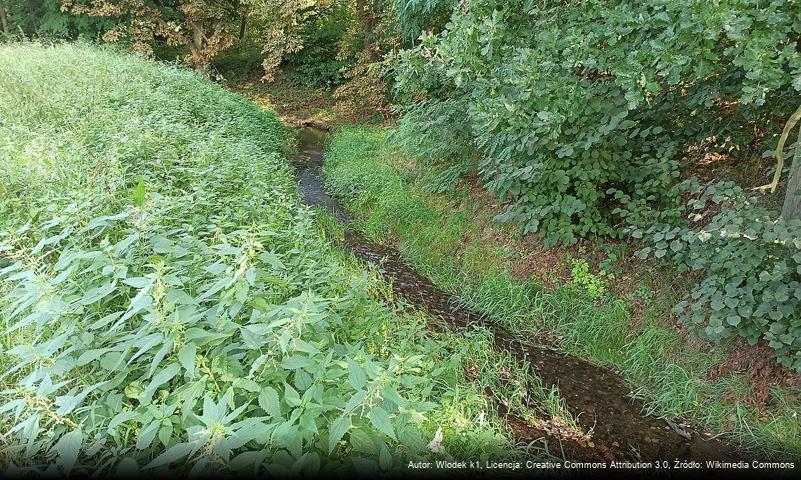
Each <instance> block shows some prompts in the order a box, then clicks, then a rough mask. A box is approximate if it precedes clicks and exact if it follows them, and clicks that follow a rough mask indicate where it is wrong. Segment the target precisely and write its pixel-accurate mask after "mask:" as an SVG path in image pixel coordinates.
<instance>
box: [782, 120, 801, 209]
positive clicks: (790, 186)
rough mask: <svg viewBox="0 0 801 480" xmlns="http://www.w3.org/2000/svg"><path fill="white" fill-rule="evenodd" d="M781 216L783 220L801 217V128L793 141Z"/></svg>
mask: <svg viewBox="0 0 801 480" xmlns="http://www.w3.org/2000/svg"><path fill="white" fill-rule="evenodd" d="M782 218H783V219H784V220H785V221H788V220H794V219H801V128H799V130H798V138H797V139H796V141H795V152H794V153H793V164H792V166H790V176H789V178H788V179H787V192H785V194H784V206H783V207H782Z"/></svg>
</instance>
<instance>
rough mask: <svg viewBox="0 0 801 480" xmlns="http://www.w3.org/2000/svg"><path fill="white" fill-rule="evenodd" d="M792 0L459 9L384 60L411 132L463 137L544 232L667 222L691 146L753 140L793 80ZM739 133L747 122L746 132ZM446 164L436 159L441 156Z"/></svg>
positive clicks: (565, 236)
mask: <svg viewBox="0 0 801 480" xmlns="http://www.w3.org/2000/svg"><path fill="white" fill-rule="evenodd" d="M799 12H801V10H799V9H798V8H797V5H796V4H795V3H794V2H792V1H789V0H788V1H776V2H770V3H769V4H763V3H760V2H753V1H747V0H742V1H732V2H702V1H696V0H681V1H674V2H666V1H664V0H648V1H640V0H637V1H634V0H625V1H615V2H612V1H608V0H589V1H583V2H578V3H576V2H561V1H543V2H531V1H527V0H514V1H498V0H480V1H475V2H468V3H466V4H461V3H460V4H459V7H458V8H455V9H454V11H453V16H452V17H451V20H450V22H449V24H448V25H447V27H446V29H445V30H444V31H443V32H441V33H439V34H437V35H428V36H424V38H423V39H422V41H421V43H420V45H419V47H418V48H415V49H412V50H407V51H404V52H401V54H400V57H399V58H400V62H399V65H398V66H397V67H396V69H395V79H396V85H397V91H398V98H399V99H400V101H401V102H403V103H404V105H405V108H406V112H407V113H406V115H407V116H410V124H411V127H412V128H408V129H406V134H407V135H408V136H410V137H411V138H412V139H415V140H416V139H419V138H430V139H432V140H434V141H432V142H431V143H429V144H427V145H425V146H426V147H428V148H427V149H426V150H424V151H423V154H422V155H420V156H421V158H425V159H426V161H429V162H437V161H441V160H442V158H441V156H440V155H438V154H441V153H443V152H442V151H441V150H440V151H437V149H436V148H431V146H432V145H435V144H436V143H440V142H438V141H437V140H438V139H441V138H443V137H446V138H447V144H448V145H449V146H451V147H453V149H451V148H449V150H453V151H447V152H444V153H447V154H449V155H451V156H459V155H460V150H463V149H464V148H469V150H471V151H472V152H473V153H472V155H474V156H475V157H476V158H477V159H478V169H477V170H478V172H479V173H480V175H481V178H482V181H483V182H484V185H485V186H486V188H487V189H488V190H490V191H491V192H492V193H494V194H496V195H497V196H498V197H499V198H501V199H503V200H505V202H506V204H507V210H506V212H505V213H504V214H502V215H500V216H499V218H500V219H502V220H508V221H516V222H519V223H520V224H521V225H522V226H523V230H524V232H539V233H540V234H542V236H543V237H545V239H546V242H547V243H549V244H551V243H555V242H565V243H573V242H575V241H577V239H578V238H579V237H592V236H595V235H606V236H620V235H622V233H623V232H622V228H623V227H625V226H626V225H629V224H651V223H653V222H667V221H670V220H676V217H677V211H678V207H679V206H680V205H678V203H677V199H678V198H679V196H680V193H681V192H680V190H679V189H678V187H677V186H676V182H677V179H678V177H679V176H680V164H679V160H680V159H681V156H682V155H683V153H684V152H685V151H686V149H687V146H688V142H702V146H703V147H704V148H706V147H707V144H712V146H711V148H713V149H727V150H732V149H738V150H740V151H744V150H746V149H748V148H752V147H753V144H752V143H751V141H752V140H754V139H755V136H754V132H755V131H757V130H760V131H771V128H768V127H772V126H773V125H776V123H771V122H769V120H775V119H776V118H782V116H783V114H784V112H787V110H788V108H794V105H792V106H790V107H788V105H787V101H786V98H788V96H791V95H797V91H798V90H799V89H801V83H800V82H801V80H799V79H801V77H799V75H798V72H799V69H801V52H799V51H798V49H797V48H796V47H795V45H796V44H797V41H798V40H799V38H801V13H799ZM749 132H750V133H749ZM445 160H448V159H445Z"/></svg>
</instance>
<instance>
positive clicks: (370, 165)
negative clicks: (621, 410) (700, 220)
mask: <svg viewBox="0 0 801 480" xmlns="http://www.w3.org/2000/svg"><path fill="white" fill-rule="evenodd" d="M388 131H389V130H388V129H380V128H374V127H364V126H355V127H346V128H341V129H340V130H338V131H337V132H336V133H335V134H334V135H333V137H332V139H331V142H330V145H329V151H328V156H327V163H326V167H325V168H326V177H327V182H328V184H329V186H330V189H331V191H332V192H334V193H335V194H336V195H337V196H338V197H339V198H340V199H341V200H343V203H345V204H346V205H347V206H348V208H350V209H351V210H352V211H353V212H354V213H355V214H356V215H357V220H356V226H357V228H359V229H361V230H363V231H364V232H365V233H366V234H367V235H368V236H369V237H372V238H373V239H375V240H378V241H382V242H390V243H394V244H396V245H397V247H398V249H399V250H400V252H401V254H402V255H403V256H404V257H405V258H406V259H407V261H408V262H409V263H410V264H412V265H413V266H414V267H415V268H417V269H418V270H419V271H420V272H422V273H424V274H426V275H427V276H429V277H430V278H431V279H432V280H434V282H435V283H437V284H439V285H440V286H441V287H443V288H445V289H446V290H449V291H452V292H454V293H457V294H458V295H460V296H461V297H462V298H463V299H464V300H465V302H467V303H468V304H470V305H471V306H473V307H475V308H478V309H481V310H483V311H485V312H487V313H489V314H490V315H491V316H493V317H494V318H495V319H496V320H498V321H500V322H502V323H503V324H504V325H505V326H507V327H508V328H509V329H510V330H512V331H515V332H520V333H521V335H523V336H526V337H529V338H532V337H533V338H536V339H537V340H539V341H544V342H550V343H553V344H555V345H556V346H558V347H559V348H561V349H563V350H566V351H569V352H571V353H574V354H576V355H578V356H581V357H584V358H588V359H590V360H592V361H594V362H597V363H601V364H605V365H609V366H610V367H612V368H614V369H616V370H617V371H619V372H620V373H621V374H622V375H623V377H624V378H625V379H626V380H627V381H628V382H629V383H630V385H631V387H632V390H633V392H634V394H635V395H636V396H638V397H640V398H642V399H643V400H644V401H645V403H646V409H647V413H651V414H655V415H660V416H666V417H670V418H683V419H687V420H689V421H690V422H691V423H692V424H694V425H696V426H700V427H702V428H705V429H708V430H709V431H711V432H713V433H718V434H723V435H725V436H726V437H727V438H728V439H729V440H730V441H732V442H735V443H740V444H742V445H744V446H746V447H748V448H751V449H754V450H755V451H757V452H760V453H764V454H770V455H772V456H776V457H783V458H784V457H787V456H793V457H796V458H797V457H798V456H799V455H801V426H800V425H799V421H798V418H797V416H796V412H797V411H798V410H799V408H801V403H799V391H798V388H797V387H794V388H791V387H779V386H763V387H762V388H759V387H760V386H759V385H756V384H755V383H754V381H753V378H754V377H753V375H749V372H747V371H739V370H738V369H737V368H733V367H731V365H735V364H736V362H733V360H732V358H733V357H736V356H737V354H738V348H740V346H739V345H738V344H734V343H724V344H721V345H712V344H709V343H707V342H704V341H702V340H700V339H698V338H697V337H695V336H694V335H692V334H688V333H686V332H683V331H681V330H680V329H679V328H677V327H676V326H675V325H674V323H673V322H672V315H671V313H670V310H671V307H672V306H673V305H674V304H675V303H676V301H677V300H678V299H679V298H680V297H681V294H682V292H683V291H686V290H684V289H686V288H687V279H681V278H679V279H676V278H675V277H674V276H673V275H672V273H671V272H669V271H668V270H666V269H661V268H650V269H646V268H644V267H643V266H639V267H632V266H631V265H627V263H629V261H630V258H631V256H632V255H631V250H630V247H628V246H627V245H625V244H617V245H597V244H592V245H587V246H584V247H579V248H576V249H570V250H568V249H550V250H545V249H541V248H538V245H536V241H535V240H534V239H533V238H532V237H520V236H519V235H518V234H517V233H516V232H517V231H518V230H519V229H518V228H517V227H516V226H514V225H501V224H498V223H496V222H494V221H493V217H494V215H495V214H496V213H498V209H497V205H494V204H493V199H491V198H488V197H486V196H485V195H483V194H482V193H481V192H480V191H478V189H473V188H471V187H470V185H469V184H462V185H461V186H458V187H457V188H455V189H454V190H453V191H452V192H449V193H448V192H446V193H432V192H437V191H440V190H443V189H442V188H439V187H440V186H442V185H443V184H447V183H448V182H447V175H448V172H447V171H445V172H432V171H431V170H427V171H426V170H423V169H422V168H420V167H419V165H418V164H417V163H416V162H415V161H414V159H413V158H408V157H406V156H404V154H403V153H402V152H401V151H400V150H399V149H398V148H396V147H393V145H392V144H391V142H388V141H387V139H386V135H387V133H388ZM601 252H602V253H603V254H599V253H601ZM768 361H771V360H768ZM751 367H752V368H753V365H751ZM757 368H758V366H757ZM743 370H748V369H747V368H746V369H743ZM767 370H769V368H768V369H767ZM767 370H766V371H767ZM768 381H769V379H768ZM757 390H760V391H757ZM761 396H764V397H765V398H758V397H761Z"/></svg>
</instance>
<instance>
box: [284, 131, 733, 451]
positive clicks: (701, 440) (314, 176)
mask: <svg viewBox="0 0 801 480" xmlns="http://www.w3.org/2000/svg"><path fill="white" fill-rule="evenodd" d="M325 137H326V132H324V131H322V130H319V129H315V128H310V127H305V128H302V129H301V130H300V153H299V154H298V155H297V157H296V160H295V162H294V163H295V166H296V178H297V181H298V184H299V189H300V192H301V194H302V197H303V201H304V203H306V204H308V205H314V206H319V207H322V208H325V209H327V210H328V211H329V212H331V213H332V214H333V215H334V216H335V217H336V218H337V219H338V220H339V221H340V222H342V223H343V224H345V225H347V223H349V222H350V220H351V218H350V217H349V216H348V215H347V213H346V212H345V211H344V210H343V209H342V207H341V206H340V205H339V204H338V203H337V202H336V200H334V199H333V198H331V197H330V196H329V195H328V194H326V192H325V190H324V188H323V183H322V180H321V176H320V166H321V165H322V163H323V148H324V141H325ZM345 248H346V249H348V250H349V251H351V252H353V253H354V254H355V255H356V256H357V257H358V258H360V259H361V260H363V261H366V262H369V263H372V264H375V265H378V266H380V268H381V270H382V271H383V272H384V276H385V277H386V278H387V279H388V280H389V281H390V282H391V283H392V286H393V290H394V291H395V292H396V293H397V294H399V295H400V296H402V297H403V298H405V299H406V300H407V301H408V302H410V303H411V304H413V305H415V306H416V307H418V308H424V309H425V310H427V311H428V312H429V313H431V314H432V315H436V316H437V317H440V318H441V319H443V320H444V321H445V322H446V323H447V324H448V325H449V326H450V327H451V328H453V329H454V330H457V331H458V330H461V329H464V328H466V327H469V326H470V325H473V324H480V325H483V326H485V327H487V328H489V329H491V330H492V331H493V333H494V336H495V343H496V346H497V347H498V348H500V349H505V350H508V351H510V352H512V353H513V354H514V355H515V356H516V357H517V358H518V359H520V360H521V361H522V360H526V361H528V362H529V364H530V365H531V370H532V372H533V373H534V374H536V375H537V376H538V377H540V378H541V379H542V382H543V384H544V385H545V386H546V387H550V386H553V385H556V386H558V388H559V392H560V393H561V395H562V397H563V398H564V399H565V401H566V403H567V406H568V409H569V410H570V412H571V413H572V414H573V416H574V418H577V419H578V422H579V424H580V425H581V427H582V429H583V430H584V431H585V432H587V431H591V432H592V441H591V444H590V443H589V442H584V441H576V440H565V439H561V438H558V437H557V436H554V435H552V434H550V433H548V432H545V431H542V430H540V429H538V428H537V427H535V426H532V425H529V424H527V423H526V422H525V421H523V420H521V419H518V418H510V419H509V424H510V426H511V428H512V430H513V432H514V434H515V436H516V437H517V440H519V441H524V442H529V441H533V440H537V439H542V438H544V439H546V441H548V443H549V450H550V451H551V452H560V454H564V456H565V457H566V458H568V459H573V460H607V461H608V460H632V461H636V460H643V461H652V460H673V459H692V460H696V461H701V462H703V461H704V460H721V461H734V460H741V459H746V456H745V455H744V454H743V453H741V452H739V451H737V450H736V449H734V448H733V447H731V446H729V445H727V444H723V443H721V442H719V441H717V440H715V439H710V438H708V437H707V436H705V435H703V434H701V433H699V432H695V431H692V430H691V429H688V428H682V427H679V426H677V425H676V424H675V423H672V422H668V421H666V420H663V419H658V418H654V417H646V416H643V415H642V414H641V412H642V407H643V406H642V404H641V403H640V402H638V401H636V400H633V399H631V397H630V390H629V389H628V387H626V385H625V384H624V383H623V382H622V381H621V379H620V378H619V377H618V376H617V375H616V374H615V373H613V372H611V371H609V370H607V369H605V368H601V367H598V366H596V365H593V364H591V363H589V362H586V361H584V360H581V359H579V358H576V357H573V356H570V355H566V354H563V353H560V352H557V351H554V350H551V349H547V348H542V347H540V346H536V345H529V344H523V343H521V342H519V341H518V340H515V336H514V335H512V334H511V333H510V332H509V331H507V330H505V329H504V328H503V327H501V326H500V325H497V324H496V323H494V322H493V321H492V319H491V318H489V317H487V316H486V315H482V314H480V313H478V312H475V311H473V310H470V309H469V308H467V307H466V306H464V305H463V303H462V302H460V301H459V299H458V298H457V297H455V296H453V295H451V294H449V293H447V292H444V291H442V290H441V289H439V288H437V287H436V286H435V285H434V284H433V283H432V282H431V281H430V280H428V279H427V278H425V277H423V276H421V275H420V274H418V273H417V272H416V271H415V270H414V269H412V268H411V267H409V266H408V265H406V264H405V263H404V262H403V260H402V259H401V258H400V255H399V254H398V252H397V251H395V250H393V249H391V248H388V247H385V246H382V245H377V244H375V243H373V242H370V241H369V240H367V239H365V238H364V237H362V236H361V235H359V234H358V233H356V232H353V231H349V230H348V229H346V233H345ZM671 424H672V425H671ZM688 437H689V438H688Z"/></svg>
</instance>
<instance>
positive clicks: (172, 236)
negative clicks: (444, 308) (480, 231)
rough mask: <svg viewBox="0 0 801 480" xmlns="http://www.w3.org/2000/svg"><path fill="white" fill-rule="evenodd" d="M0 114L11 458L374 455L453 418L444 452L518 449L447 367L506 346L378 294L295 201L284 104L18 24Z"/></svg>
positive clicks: (110, 462) (2, 340)
mask: <svg viewBox="0 0 801 480" xmlns="http://www.w3.org/2000/svg"><path fill="white" fill-rule="evenodd" d="M53 78H58V79H59V80H60V81H59V82H53V81H52V79H53ZM0 118H3V119H4V121H3V123H2V124H0V145H1V146H2V147H0V158H1V159H2V161H0V176H1V177H2V178H3V179H4V181H3V182H2V184H0V331H2V333H1V334H0V366H2V368H0V370H2V374H0V423H2V424H3V425H4V426H5V427H6V428H4V429H3V437H2V441H3V448H2V452H0V465H3V466H4V467H9V466H14V465H18V466H19V468H23V469H26V468H39V467H40V466H41V468H44V467H45V466H46V465H48V464H52V463H54V462H55V463H57V464H58V466H59V468H60V469H62V470H61V471H62V472H70V471H71V470H72V471H78V470H81V469H82V468H84V467H85V466H88V467H91V469H92V470H93V471H94V470H96V469H98V468H100V469H103V470H104V471H106V472H113V471H117V472H121V473H123V474H125V473H127V472H129V471H130V470H129V469H135V468H145V469H164V468H167V467H168V466H175V465H180V466H181V467H180V468H186V469H187V470H188V469H190V468H191V470H192V471H193V472H206V471H210V470H221V469H225V470H239V469H243V470H244V471H245V472H264V471H265V469H266V470H267V471H270V472H272V473H275V474H281V473H286V472H289V471H291V472H295V473H298V472H300V471H304V472H312V473H314V472H317V471H318V469H324V470H330V469H337V468H346V469H350V468H357V469H366V470H368V471H370V470H375V469H379V468H381V469H389V468H391V467H393V466H397V465H399V464H400V463H399V462H400V460H399V459H401V458H410V457H416V456H418V455H422V454H430V452H428V449H427V448H426V442H427V441H428V440H429V439H430V438H431V437H432V436H433V435H434V432H435V431H436V430H437V428H438V426H439V425H441V426H442V427H443V430H444V431H445V435H444V439H443V443H442V447H443V448H444V449H446V450H447V451H450V452H463V453H464V454H479V453H481V452H485V453H489V452H495V453H493V455H495V456H497V455H502V454H503V453H502V451H501V450H500V449H505V451H506V452H509V451H510V450H509V449H508V444H507V442H506V440H505V439H504V436H502V435H501V434H500V433H499V431H498V430H497V427H496V422H495V421H482V422H480V423H477V422H473V421H472V419H473V418H475V417H476V416H478V415H479V414H481V418H482V419H483V418H484V414H483V413H481V412H483V411H484V409H485V408H487V406H486V403H485V400H484V397H483V393H482V392H481V391H480V390H474V389H473V388H472V387H470V386H469V385H466V386H465V388H452V387H453V386H454V385H459V384H460V383H461V382H463V375H464V371H465V365H464V364H463V362H465V361H467V360H466V358H467V357H469V356H470V355H473V356H474V357H475V358H478V359H484V360H479V361H473V362H472V363H471V365H473V366H475V368H477V369H478V370H479V371H481V370H482V369H483V368H498V367H497V362H498V360H497V359H493V357H492V355H490V354H488V353H487V352H488V351H489V349H490V348H491V347H490V346H491V343H490V339H489V338H487V337H486V336H485V335H484V336H482V335H474V336H472V337H468V339H467V340H462V341H461V342H460V344H459V345H460V347H459V348H458V349H457V348H456V344H455V343H454V342H453V341H452V340H449V337H448V336H447V335H445V334H442V335H439V334H436V335H434V334H429V333H427V332H426V329H425V328H424V321H425V320H424V319H423V318H421V317H420V316H411V315H408V314H405V313H403V312H397V313H396V312H394V311H392V310H390V309H388V308H387V307H385V306H383V305H382V304H381V303H380V302H378V301H377V300H376V299H375V297H374V294H375V293H376V292H381V291H382V290H383V289H384V288H385V287H383V286H382V285H381V284H380V283H378V282H377V280H376V279H375V278H374V277H373V276H368V275H365V274H364V273H363V272H361V271H359V270H357V269H354V268H353V267H352V266H349V264H348V263H346V262H345V261H344V259H343V258H342V257H341V256H339V255H337V254H336V252H335V251H334V250H333V248H332V247H331V246H330V245H329V243H328V242H327V241H326V240H325V239H324V238H322V237H321V233H320V231H319V230H317V229H316V228H315V227H314V224H313V222H312V216H311V214H310V212H309V211H307V210H305V209H303V208H301V207H300V206H299V205H298V201H297V198H296V192H295V189H294V185H293V179H292V174H291V171H290V169H289V167H288V164H287V163H286V162H285V161H284V160H283V159H282V158H281V156H280V150H281V148H282V144H283V137H284V134H285V132H284V130H283V127H282V126H281V125H280V124H279V122H278V121H277V120H276V118H275V117H274V115H273V114H272V113H270V112H266V111H261V110H259V109H258V108H257V107H255V106H253V105H252V104H250V103H249V102H247V101H246V100H245V99H243V98H241V97H238V96H236V95H233V94H230V93H227V92H225V91H224V90H222V89H221V88H219V87H218V86H216V85H213V84H211V83H209V82H207V81H206V80H204V79H202V78H201V77H200V76H198V75H196V74H195V73H192V72H189V71H182V70H179V69H177V68H172V67H170V68H168V67H163V66H159V65H157V64H154V63H149V62H146V61H143V60H140V59H137V58H135V57H133V56H121V55H119V54H116V53H113V52H111V51H107V50H100V49H97V48H93V47H88V46H85V45H78V46H61V47H54V48H42V47H37V46H6V47H0ZM397 315H402V316H403V317H404V321H402V322H399V321H397ZM432 335H433V336H432ZM482 361H483V362H484V363H483V364H482V363H481V362H482ZM482 365H485V367H482ZM504 368H508V367H504ZM509 371H510V372H513V371H514V369H511V370H509ZM518 397H520V398H523V397H522V395H520V394H519V395H518ZM489 418H490V417H488V419H489ZM493 418H494V417H493ZM442 455H447V454H446V453H442ZM342 457H345V459H343V460H341V461H340V460H338V461H332V460H336V459H340V458H342ZM51 468H55V467H51Z"/></svg>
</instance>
